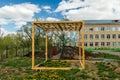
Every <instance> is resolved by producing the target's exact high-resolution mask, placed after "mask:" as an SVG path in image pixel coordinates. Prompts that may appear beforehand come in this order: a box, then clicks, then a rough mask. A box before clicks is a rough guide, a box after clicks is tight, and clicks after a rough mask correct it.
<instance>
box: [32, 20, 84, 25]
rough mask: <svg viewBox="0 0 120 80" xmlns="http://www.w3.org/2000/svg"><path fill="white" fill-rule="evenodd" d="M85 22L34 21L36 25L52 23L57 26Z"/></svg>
mask: <svg viewBox="0 0 120 80" xmlns="http://www.w3.org/2000/svg"><path fill="white" fill-rule="evenodd" d="M80 22H83V21H34V23H40V24H41V23H43V24H51V23H57V24H60V23H62V24H64V23H80Z"/></svg>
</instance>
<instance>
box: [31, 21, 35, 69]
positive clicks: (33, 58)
mask: <svg viewBox="0 0 120 80" xmlns="http://www.w3.org/2000/svg"><path fill="white" fill-rule="evenodd" d="M34 43H35V42H34V23H33V22H32V69H33V68H34V65H35V64H34V60H35V56H34V54H35V53H34V52H35V51H34V49H35V48H34V45H35V44H34Z"/></svg>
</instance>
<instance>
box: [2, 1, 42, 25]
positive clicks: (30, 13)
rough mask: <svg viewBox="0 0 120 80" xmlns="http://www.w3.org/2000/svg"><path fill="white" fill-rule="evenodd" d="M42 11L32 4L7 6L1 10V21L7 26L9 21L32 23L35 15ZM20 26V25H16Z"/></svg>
mask: <svg viewBox="0 0 120 80" xmlns="http://www.w3.org/2000/svg"><path fill="white" fill-rule="evenodd" d="M40 11H41V9H40V8H39V6H38V5H35V4H31V3H22V4H14V5H6V6H3V7H1V8H0V19H2V23H3V24H7V22H6V21H7V20H8V19H9V20H11V21H15V22H20V23H19V24H20V25H21V21H22V22H27V21H31V20H32V19H33V17H34V15H35V13H38V12H40ZM15 24H17V26H20V25H18V23H15Z"/></svg>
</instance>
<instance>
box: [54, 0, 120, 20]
mask: <svg viewBox="0 0 120 80" xmlns="http://www.w3.org/2000/svg"><path fill="white" fill-rule="evenodd" d="M119 5H120V0H109V1H106V0H99V1H97V0H84V1H81V0H67V1H66V0H62V1H61V2H60V3H59V5H58V7H57V9H56V10H55V12H62V15H63V16H66V17H67V18H68V19H70V20H88V19H89V20H91V19H98V20H99V19H120V6H119ZM68 6H69V7H68Z"/></svg>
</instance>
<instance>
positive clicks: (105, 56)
mask: <svg viewBox="0 0 120 80" xmlns="http://www.w3.org/2000/svg"><path fill="white" fill-rule="evenodd" d="M93 56H94V57H97V58H106V59H115V60H120V57H119V56H117V55H112V54H107V53H98V54H93Z"/></svg>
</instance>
